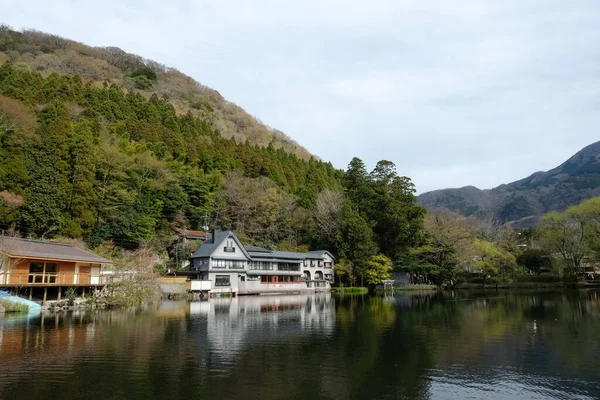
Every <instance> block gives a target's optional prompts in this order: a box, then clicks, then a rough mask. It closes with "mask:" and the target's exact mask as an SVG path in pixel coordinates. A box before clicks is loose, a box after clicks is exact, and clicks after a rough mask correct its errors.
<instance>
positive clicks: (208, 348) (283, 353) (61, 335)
mask: <svg viewBox="0 0 600 400" xmlns="http://www.w3.org/2000/svg"><path fill="white" fill-rule="evenodd" d="M261 297H262V298H261ZM198 305H200V306H202V307H203V308H198V307H196V306H198ZM185 307H187V308H185ZM190 313H191V314H190ZM0 323H1V322H0ZM0 330H2V335H1V338H2V339H1V341H0V360H1V361H2V362H0V398H16V397H18V398H28V399H30V398H31V399H36V398H46V397H48V393H52V391H54V390H56V389H60V390H61V391H64V393H67V394H68V395H67V396H64V397H72V398H78V397H81V394H82V393H85V394H86V397H92V396H97V397H99V398H140V399H141V398H144V399H146V400H148V399H155V398H161V399H164V398H183V397H186V398H234V397H238V398H246V399H270V398H319V397H320V398H331V399H334V398H335V399H344V398H377V397H390V396H391V397H394V398H402V397H407V398H426V397H428V396H429V395H430V394H431V387H430V382H431V380H430V376H431V375H432V374H433V373H435V372H432V371H439V370H444V371H455V370H456V369H455V368H454V367H452V368H450V366H456V365H462V366H464V368H462V369H458V370H456V371H457V372H456V373H457V374H467V372H465V371H466V370H467V369H468V375H464V376H468V379H470V380H473V381H477V380H479V379H480V380H482V381H485V382H489V381H491V380H493V379H494V374H496V373H497V372H496V371H497V370H498V367H499V366H513V367H514V366H518V367H519V368H520V372H519V373H522V374H528V375H529V376H532V377H535V376H537V377H544V376H548V377H556V376H567V377H568V376H570V375H572V376H580V377H582V379H584V378H585V377H586V376H587V377H591V378H590V379H593V378H596V379H597V378H598V374H599V373H598V371H600V361H599V360H600V357H599V356H600V347H599V346H600V341H598V340H597V337H598V336H597V335H598V332H600V297H599V296H598V293H597V292H574V293H553V292H548V293H521V294H515V293H510V292H496V291H493V292H488V293H480V294H478V293H468V294H466V293H465V292H455V293H437V292H435V293H425V294H415V293H401V294H396V295H394V296H393V297H390V296H386V297H369V296H349V297H342V298H337V297H331V296H320V297H310V296H298V297H295V296H289V297H288V296H283V297H281V298H277V297H274V296H269V297H265V296H256V297H253V298H246V299H242V298H240V299H218V301H214V302H202V303H198V304H196V305H194V307H192V306H191V305H187V304H183V308H179V306H177V307H172V308H169V307H163V308H162V309H160V310H144V311H141V312H135V311H126V310H115V311H105V312H97V313H80V314H67V316H59V317H58V318H56V317H46V318H45V319H44V321H43V325H42V321H41V320H35V321H32V322H30V323H29V324H26V325H23V326H20V327H15V326H8V325H6V324H4V325H0ZM582 343H585V345H582ZM500 370H501V368H500ZM447 373H450V372H447ZM32 376H36V380H35V384H31V377H32ZM464 376H463V377H464ZM65 377H68V378H65ZM57 382H60V383H57ZM544 382H546V381H544ZM548 382H550V383H548ZM548 382H546V384H549V385H550V384H551V380H550V381H548Z"/></svg>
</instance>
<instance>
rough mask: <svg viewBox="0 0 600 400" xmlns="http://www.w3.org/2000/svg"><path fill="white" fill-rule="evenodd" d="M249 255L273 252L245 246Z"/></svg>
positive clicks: (262, 248)
mask: <svg viewBox="0 0 600 400" xmlns="http://www.w3.org/2000/svg"><path fill="white" fill-rule="evenodd" d="M244 247H245V248H246V250H247V251H248V253H272V252H273V250H269V249H265V248H264V247H258V246H244Z"/></svg>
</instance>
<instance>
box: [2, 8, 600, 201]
mask: <svg viewBox="0 0 600 400" xmlns="http://www.w3.org/2000/svg"><path fill="white" fill-rule="evenodd" d="M109 3H114V4H109ZM1 8H2V13H1V15H0V20H1V21H2V22H4V23H7V24H9V25H11V26H13V27H15V28H35V29H39V30H42V31H46V32H50V33H55V34H58V35H61V36H64V37H68V38H70V39H74V40H77V41H81V42H84V43H86V44H89V45H94V46H118V47H120V48H122V49H123V50H126V51H128V52H132V53H136V54H139V55H141V56H143V57H146V58H150V59H153V60H155V61H158V62H160V63H163V64H166V65H168V66H172V67H175V68H177V69H179V70H181V71H182V72H184V73H186V74H188V75H190V76H192V77H193V78H195V79H196V80H198V81H199V82H201V83H203V84H205V85H207V86H209V87H212V88H214V89H216V90H218V91H219V92H220V93H221V94H222V95H224V96H225V97H226V98H227V99H228V100H230V101H233V102H235V103H237V104H239V105H240V106H242V107H243V108H244V109H246V110H247V111H248V112H250V113H251V114H253V115H255V116H256V117H258V118H259V119H260V120H262V121H263V122H264V123H265V124H267V125H269V126H272V127H275V128H277V129H280V130H282V131H284V132H286V133H287V134H288V135H289V136H291V137H292V138H293V139H295V140H296V141H298V142H299V143H300V144H302V145H303V146H305V147H306V148H308V150H309V151H311V152H312V153H313V154H316V155H318V156H319V157H321V158H322V159H324V160H328V161H331V162H332V163H333V164H334V165H335V166H336V167H339V168H345V167H346V166H347V164H348V162H349V161H350V160H351V159H352V157H354V156H357V157H360V158H362V159H363V160H364V161H365V162H366V163H367V166H368V167H369V168H372V167H373V166H374V164H375V163H376V162H377V161H378V160H380V159H387V160H391V161H393V162H394V163H396V166H397V169H398V172H399V173H400V174H402V175H407V176H409V177H411V178H412V179H413V181H414V182H415V184H416V185H417V189H418V191H419V192H425V191H428V190H433V189H440V188H446V187H458V186H464V185H475V186H478V187H480V188H491V187H494V186H497V185H499V184H501V183H508V182H510V181H514V180H517V179H520V178H523V177H525V176H527V175H529V174H531V173H533V172H535V171H538V170H547V169H550V168H553V167H555V166H557V165H558V164H560V163H561V162H563V161H564V160H566V159H567V158H568V157H569V156H571V155H572V154H574V153H575V152H576V151H578V150H579V149H581V148H582V147H584V146H586V145H588V144H590V143H592V142H595V141H598V140H600V135H599V134H598V126H599V122H600V112H599V110H600V47H599V45H600V1H598V0H576V1H565V0H514V1H513V0H490V1H477V0H456V1H448V0H429V1H423V0H414V1H413V0H369V1H363V0H361V1H358V0H344V1H342V0H326V1H323V0H302V1H297V0H295V1H286V0H253V1H246V0H214V1H212V0H190V1H175V0H171V1H159V0H150V1H148V0H145V1H119V2H116V1H115V2H110V1H98V0H94V1H85V0H77V1H76V0H72V1H67V0H53V1H47V0H46V1H33V0H29V1H23V0H17V1H15V0H3V1H2V7H1Z"/></svg>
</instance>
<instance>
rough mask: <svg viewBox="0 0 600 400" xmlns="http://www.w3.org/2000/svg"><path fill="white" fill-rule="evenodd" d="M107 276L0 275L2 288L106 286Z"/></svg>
mask: <svg viewBox="0 0 600 400" xmlns="http://www.w3.org/2000/svg"><path fill="white" fill-rule="evenodd" d="M106 282H107V277H106V276H98V275H91V274H89V273H88V274H61V273H48V274H40V273H15V272H11V273H6V272H5V273H0V286H1V285H10V286H48V285H52V286H71V285H104V284H106Z"/></svg>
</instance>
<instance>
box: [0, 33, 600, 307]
mask: <svg viewBox="0 0 600 400" xmlns="http://www.w3.org/2000/svg"><path fill="white" fill-rule="evenodd" d="M92 50H94V51H95V52H94V51H92ZM26 51H28V52H30V53H31V54H32V57H33V58H31V57H30V58H27V57H25V56H24V54H25V52H26ZM0 52H2V54H7V57H4V58H2V59H0V229H1V230H4V231H5V232H7V231H10V232H12V233H11V234H15V235H21V236H25V237H32V238H45V239H54V240H60V241H71V243H75V244H76V245H78V246H81V247H87V248H90V249H92V250H94V251H95V252H97V253H98V254H101V255H104V256H106V257H108V258H111V259H112V260H114V261H115V266H114V274H113V278H112V279H111V282H110V283H109V285H108V286H107V287H106V288H105V290H104V291H103V292H102V293H101V296H103V297H106V298H111V299H113V300H114V301H115V302H116V303H117V304H124V305H130V304H139V303H140V302H143V301H144V300H145V299H148V298H153V297H156V296H157V293H158V285H157V282H156V277H157V276H158V274H159V273H160V272H163V271H165V270H166V268H167V267H170V268H171V269H177V268H180V267H181V261H182V258H183V259H185V257H187V256H189V254H190V253H191V252H192V251H193V250H194V249H193V248H191V247H190V246H189V244H184V243H181V242H180V241H179V238H178V237H177V235H175V234H174V230H175V229H180V228H185V229H200V228H202V227H203V226H204V225H208V226H210V227H213V228H219V229H231V230H233V231H235V232H236V234H237V235H238V236H239V237H240V238H241V239H242V241H243V242H244V243H246V244H253V245H261V246H266V247H269V248H274V249H279V250H292V251H294V250H297V251H306V250H308V249H327V250H329V251H331V252H332V253H333V254H335V256H336V257H337V262H336V265H335V273H336V275H337V279H336V280H337V282H338V283H339V284H340V285H344V286H361V287H370V288H373V287H375V286H376V285H378V284H379V283H380V282H381V280H382V279H389V278H390V272H391V271H393V270H402V271H408V272H409V273H410V280H411V283H413V284H435V285H438V286H445V287H454V286H456V285H458V284H461V283H464V282H472V283H476V282H478V281H481V284H484V285H487V284H494V283H507V282H518V281H527V280H531V279H538V278H535V276H538V275H540V274H543V275H541V276H540V277H539V279H559V280H561V281H563V280H565V279H566V280H569V281H571V282H575V281H577V280H578V279H581V278H582V277H583V274H584V273H585V269H586V266H590V265H593V263H595V262H596V260H597V259H598V254H599V249H600V244H599V241H598V236H599V235H598V232H600V227H599V226H600V217H598V215H597V214H598V210H600V202H599V201H598V200H597V199H594V200H589V201H588V202H585V203H583V204H582V205H581V206H578V207H574V208H573V209H569V210H567V211H566V212H564V213H550V214H548V215H547V216H546V217H544V218H542V221H541V224H540V226H539V228H537V229H535V230H529V231H521V232H519V231H516V230H513V229H511V228H510V227H509V226H506V225H503V224H501V223H500V221H498V220H495V219H494V218H492V217H488V218H486V217H483V218H481V219H478V220H476V219H472V218H465V217H462V216H460V215H458V214H455V213H452V212H449V211H444V210H442V211H439V212H429V213H427V212H426V211H425V209H424V208H423V207H421V206H419V205H417V203H416V196H415V187H414V184H413V183H412V181H411V180H410V178H408V177H406V176H402V175H401V174H399V173H398V172H397V170H396V166H395V165H394V163H392V162H391V161H387V160H381V161H380V162H378V163H377V164H376V166H375V167H374V168H373V169H372V170H371V171H368V170H367V167H366V165H365V164H364V162H363V161H362V160H361V159H359V158H354V159H352V160H351V161H350V163H349V165H348V167H347V169H346V170H345V171H342V170H339V169H336V168H334V167H333V166H332V165H331V163H328V162H325V161H322V160H319V159H317V158H315V157H310V156H306V155H299V154H297V153H296V152H295V151H293V149H291V148H288V147H286V146H285V145H283V144H282V143H280V142H278V141H277V140H275V139H273V140H269V141H268V142H266V143H264V142H261V141H256V140H251V138H250V137H245V138H242V137H241V136H239V135H237V136H236V135H232V134H230V133H227V132H225V131H223V130H222V129H220V124H219V123H216V122H215V121H216V120H215V118H216V117H215V116H214V115H212V114H211V112H209V111H206V110H208V108H206V107H204V106H202V107H204V108H206V110H205V111H206V112H195V111H194V109H193V107H191V108H190V107H187V108H186V107H183V106H182V104H184V103H185V101H183V100H182V99H184V98H185V96H183V94H182V93H183V92H186V91H187V90H188V89H181V90H182V91H183V92H177V91H173V92H168V91H167V90H166V89H165V88H166V87H170V86H169V85H170V84H172V83H173V81H172V79H173V76H175V75H176V74H175V75H173V71H172V70H169V69H166V67H164V66H160V65H159V64H156V63H153V62H150V61H148V60H143V59H141V58H139V57H138V58H135V57H133V58H131V56H132V55H128V54H126V53H119V52H116V51H112V50H107V49H104V50H102V49H93V48H90V47H88V46H84V45H81V44H77V43H75V42H72V41H68V40H66V39H62V38H57V37H55V36H52V35H46V34H43V33H41V32H35V31H26V32H21V33H19V32H14V31H12V30H10V29H9V28H7V27H2V28H1V29H0ZM77 54H79V55H77ZM45 55H46V56H48V55H51V58H52V59H55V58H58V59H61V57H63V58H65V57H67V55H70V56H69V57H71V56H72V58H70V60H80V56H82V57H83V56H85V57H87V58H82V59H86V60H88V61H90V60H91V61H94V60H95V61H97V60H104V62H106V63H108V64H109V65H110V66H111V67H110V68H109V69H110V70H111V71H113V72H111V73H110V74H108V75H106V76H105V75H102V74H100V75H98V74H97V73H96V72H90V71H96V69H93V68H92V69H86V68H83V67H81V63H78V62H73V64H69V65H71V66H70V67H69V68H67V69H65V70H60V68H58V67H56V65H65V64H52V63H40V60H42V59H44V56H45ZM78 66H79V67H78ZM115 71H118V72H115ZM119 74H121V75H119ZM167 92H168V93H167ZM198 96H200V95H199V94H198ZM188 103H189V101H188ZM188 103H185V104H188ZM188 105H189V104H188ZM213 106H214V105H213ZM202 107H200V108H202ZM211 107H212V106H211ZM196 111H197V110H196ZM219 115H220V117H219V118H221V117H223V115H224V114H223V113H221V114H219ZM242 120H243V119H242ZM240 121H241V120H238V122H239V123H242V122H240ZM182 254H183V256H181V255H182ZM548 274H552V277H551V278H543V277H544V276H547V275H548ZM134 277H135V278H134ZM556 277H558V278H556Z"/></svg>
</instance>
